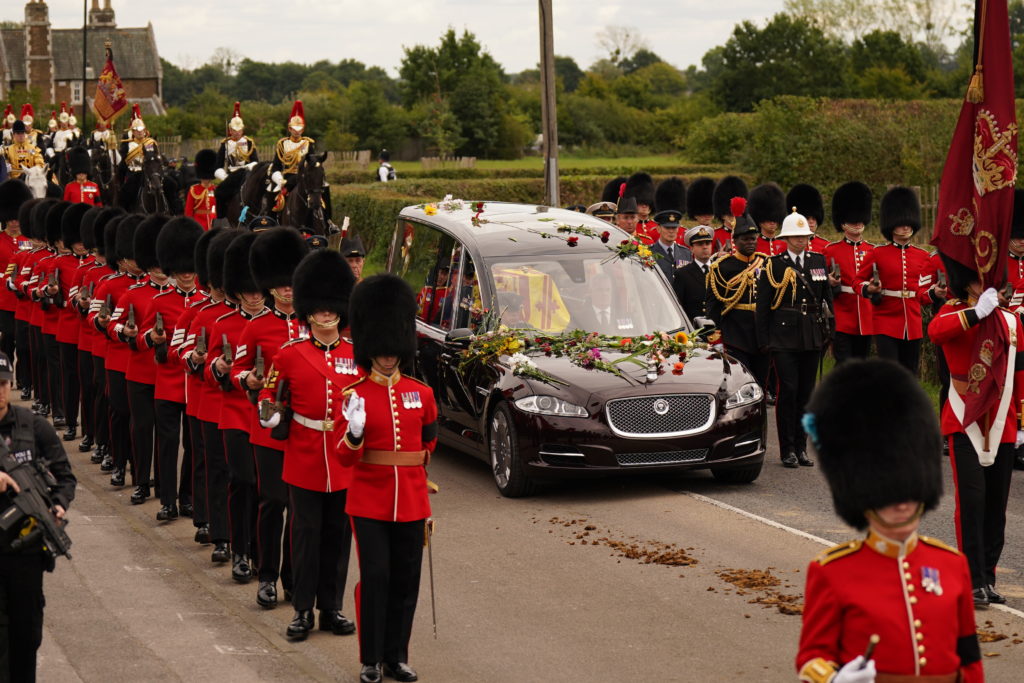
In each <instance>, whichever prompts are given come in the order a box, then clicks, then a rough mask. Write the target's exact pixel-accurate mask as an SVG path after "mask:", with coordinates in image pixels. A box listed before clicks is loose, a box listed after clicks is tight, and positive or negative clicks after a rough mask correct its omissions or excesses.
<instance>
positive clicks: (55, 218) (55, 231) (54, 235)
mask: <svg viewBox="0 0 1024 683" xmlns="http://www.w3.org/2000/svg"><path fill="white" fill-rule="evenodd" d="M71 206H72V204H71V202H63V201H60V200H58V201H57V203H56V204H54V205H53V206H51V207H50V210H49V211H47V212H46V243H47V244H49V245H50V246H51V247H54V246H57V242H58V241H60V240H62V239H63V237H62V235H61V232H60V226H61V223H63V222H64V212H65V211H67V210H68V209H70V208H71Z"/></svg>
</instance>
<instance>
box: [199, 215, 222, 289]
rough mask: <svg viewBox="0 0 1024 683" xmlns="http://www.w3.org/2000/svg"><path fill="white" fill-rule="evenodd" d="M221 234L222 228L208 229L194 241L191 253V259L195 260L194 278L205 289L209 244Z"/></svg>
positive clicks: (208, 277) (208, 266)
mask: <svg viewBox="0 0 1024 683" xmlns="http://www.w3.org/2000/svg"><path fill="white" fill-rule="evenodd" d="M222 232H224V228H210V229H209V230H207V231H206V232H204V233H203V234H202V235H201V236H200V237H199V239H198V240H196V248H195V251H194V252H192V257H193V259H195V264H196V278H197V279H198V280H199V284H200V286H202V287H206V286H208V285H209V284H210V265H209V253H210V242H212V241H213V238H215V237H216V236H217V235H219V234H221V233H222Z"/></svg>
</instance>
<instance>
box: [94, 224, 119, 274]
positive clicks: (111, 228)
mask: <svg viewBox="0 0 1024 683" xmlns="http://www.w3.org/2000/svg"><path fill="white" fill-rule="evenodd" d="M124 217H125V214H117V215H115V216H112V217H111V218H110V220H108V221H107V222H106V224H104V226H103V257H104V258H105V259H106V260H107V266H108V267H109V268H110V269H111V270H112V271H114V272H115V273H116V272H117V259H118V253H117V229H118V227H120V225H121V220H122V219H123V218H124ZM102 220H103V216H100V220H99V221H96V224H97V225H99V224H100V221H102Z"/></svg>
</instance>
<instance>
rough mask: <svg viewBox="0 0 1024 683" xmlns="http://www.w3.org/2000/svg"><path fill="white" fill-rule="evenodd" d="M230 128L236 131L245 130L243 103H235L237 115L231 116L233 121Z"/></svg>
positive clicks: (229, 125) (229, 124)
mask: <svg viewBox="0 0 1024 683" xmlns="http://www.w3.org/2000/svg"><path fill="white" fill-rule="evenodd" d="M228 128H230V129H231V130H235V131H239V130H245V121H243V120H242V103H241V102H235V113H234V114H232V115H231V120H230V121H228Z"/></svg>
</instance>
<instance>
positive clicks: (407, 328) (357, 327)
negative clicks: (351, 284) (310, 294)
mask: <svg viewBox="0 0 1024 683" xmlns="http://www.w3.org/2000/svg"><path fill="white" fill-rule="evenodd" d="M350 311H351V325H352V346H353V349H352V351H353V355H354V356H355V360H356V363H357V364H358V365H359V366H361V367H362V368H363V369H364V370H366V371H367V372H369V371H370V368H371V367H372V366H373V359H374V358H376V357H378V356H398V358H399V362H400V364H401V367H402V369H403V371H404V370H407V369H410V368H411V367H412V364H413V360H414V359H415V356H416V296H415V295H414V294H413V292H412V289H410V288H409V285H408V284H406V282H405V280H403V279H402V278H400V277H398V276H396V275H391V274H388V273H385V274H381V275H373V276H371V277H368V278H367V279H366V280H364V281H362V282H361V283H359V285H357V286H356V288H355V290H354V291H353V292H352V305H351V307H350Z"/></svg>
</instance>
